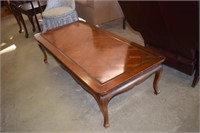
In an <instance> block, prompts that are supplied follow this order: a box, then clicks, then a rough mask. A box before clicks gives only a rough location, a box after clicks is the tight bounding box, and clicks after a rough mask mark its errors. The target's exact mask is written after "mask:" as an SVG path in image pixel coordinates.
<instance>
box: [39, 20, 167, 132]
mask: <svg viewBox="0 0 200 133" xmlns="http://www.w3.org/2000/svg"><path fill="white" fill-rule="evenodd" d="M35 38H36V39H37V41H38V42H39V46H40V48H41V50H42V52H43V54H44V61H45V62H47V54H46V51H48V52H49V53H50V54H52V55H53V56H54V57H55V59H56V60H58V61H59V62H60V63H61V64H62V66H64V68H65V69H66V70H67V71H68V72H69V73H70V74H71V75H72V77H73V78H74V79H75V80H76V81H77V82H78V83H79V84H80V85H81V86H82V88H84V89H85V90H86V91H87V92H89V93H90V94H91V95H92V96H93V97H94V98H95V100H96V101H97V103H98V105H99V107H100V110H101V111H102V114H103V116H104V127H106V128H107V127H109V117H108V103H109V101H110V100H111V99H112V98H113V97H114V96H116V95H118V94H120V93H123V92H125V91H128V90H130V89H132V88H133V87H134V86H135V85H138V84H140V83H142V82H143V81H144V80H145V79H147V78H148V77H149V76H151V75H152V74H155V78H154V81H153V88H154V92H155V94H156V95H157V94H159V90H158V87H157V85H158V81H159V79H160V77H161V73H162V62H163V61H164V60H165V58H164V57H163V56H160V55H158V54H157V53H154V52H152V51H150V50H148V49H146V48H145V47H143V46H140V45H138V44H136V43H134V42H131V41H129V40H127V39H124V38H122V37H119V36H117V35H114V34H112V33H110V32H108V31H105V30H103V29H100V28H97V27H95V26H92V25H89V24H87V23H85V22H81V21H77V22H74V23H72V24H68V25H65V26H62V27H60V28H56V29H53V30H50V31H47V32H46V33H38V34H36V35H35Z"/></svg>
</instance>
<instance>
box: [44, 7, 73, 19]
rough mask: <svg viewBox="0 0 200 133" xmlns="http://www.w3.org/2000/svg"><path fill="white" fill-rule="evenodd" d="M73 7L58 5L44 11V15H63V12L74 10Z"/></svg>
mask: <svg viewBox="0 0 200 133" xmlns="http://www.w3.org/2000/svg"><path fill="white" fill-rule="evenodd" d="M72 11H73V9H72V8H70V7H56V8H50V9H48V10H45V11H44V12H43V13H42V16H43V17H56V16H61V15H63V14H68V13H70V12H72Z"/></svg>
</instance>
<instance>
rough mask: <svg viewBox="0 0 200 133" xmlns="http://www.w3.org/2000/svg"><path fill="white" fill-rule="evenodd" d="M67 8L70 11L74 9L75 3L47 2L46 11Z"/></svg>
mask: <svg viewBox="0 0 200 133" xmlns="http://www.w3.org/2000/svg"><path fill="white" fill-rule="evenodd" d="M63 6H68V7H71V8H72V9H75V1H74V0H48V1H47V6H46V9H50V8H55V7H63Z"/></svg>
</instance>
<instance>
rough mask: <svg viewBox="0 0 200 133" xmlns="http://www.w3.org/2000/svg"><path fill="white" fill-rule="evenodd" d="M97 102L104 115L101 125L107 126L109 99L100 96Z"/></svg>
mask: <svg viewBox="0 0 200 133" xmlns="http://www.w3.org/2000/svg"><path fill="white" fill-rule="evenodd" d="M98 102H99V108H100V109H101V112H102V114H103V117H104V124H103V126H104V127H105V128H108V127H109V126H110V124H109V118H108V102H109V100H108V99H107V98H103V97H100V98H99V101H98Z"/></svg>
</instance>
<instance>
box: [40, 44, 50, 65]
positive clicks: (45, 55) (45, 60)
mask: <svg viewBox="0 0 200 133" xmlns="http://www.w3.org/2000/svg"><path fill="white" fill-rule="evenodd" d="M38 45H39V47H40V49H41V51H42V53H43V54H44V62H45V63H48V61H47V54H46V51H45V49H44V47H43V46H42V45H40V44H38Z"/></svg>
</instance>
